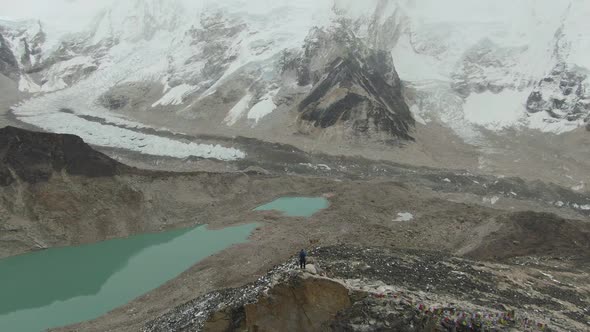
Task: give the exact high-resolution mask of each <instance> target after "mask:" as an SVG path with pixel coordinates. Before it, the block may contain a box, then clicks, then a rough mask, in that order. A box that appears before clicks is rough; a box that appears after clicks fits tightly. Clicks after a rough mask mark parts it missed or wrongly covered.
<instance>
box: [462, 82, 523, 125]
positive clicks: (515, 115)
mask: <svg viewBox="0 0 590 332" xmlns="http://www.w3.org/2000/svg"><path fill="white" fill-rule="evenodd" d="M528 95H529V93H528V92H527V91H515V90H504V91H502V92H500V93H493V92H490V91H487V92H483V93H472V94H471V95H470V96H469V97H467V98H466V99H465V105H464V112H465V119H466V120H467V121H469V122H471V123H473V124H476V125H480V126H483V127H485V128H487V129H491V130H501V129H504V128H506V127H511V126H514V125H516V124H518V123H519V121H520V120H521V119H522V118H523V116H524V115H525V106H524V103H525V102H526V100H527V97H528Z"/></svg>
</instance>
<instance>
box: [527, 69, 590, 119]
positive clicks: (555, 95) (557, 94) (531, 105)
mask: <svg viewBox="0 0 590 332" xmlns="http://www.w3.org/2000/svg"><path fill="white" fill-rule="evenodd" d="M587 77H588V75H587V74H585V73H584V70H581V69H580V68H569V67H568V66H567V65H566V64H564V63H562V64H559V65H557V66H556V67H555V68H554V69H553V71H552V72H551V73H550V75H548V76H547V77H545V78H544V79H542V80H541V81H540V82H539V83H537V86H536V87H535V89H534V90H533V92H532V93H531V94H530V96H529V98H528V100H527V104H526V106H527V110H528V111H529V112H531V113H537V112H547V113H548V114H549V115H550V116H551V117H553V118H555V119H567V120H568V121H577V120H580V119H585V118H586V117H588V116H589V115H590V95H589V94H588V92H587V91H586V85H585V81H586V79H587Z"/></svg>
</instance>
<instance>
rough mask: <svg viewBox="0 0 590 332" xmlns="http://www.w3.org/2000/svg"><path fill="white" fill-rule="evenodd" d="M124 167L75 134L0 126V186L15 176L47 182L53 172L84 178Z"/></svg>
mask: <svg viewBox="0 0 590 332" xmlns="http://www.w3.org/2000/svg"><path fill="white" fill-rule="evenodd" d="M124 168H126V166H124V165H122V164H120V163H118V162H117V161H115V160H113V159H111V158H109V157H107V156H106V155H104V154H102V153H100V152H98V151H95V150H93V149H92V148H91V147H90V146H89V145H88V144H86V143H84V141H83V140H82V139H81V138H80V137H77V136H74V135H64V134H51V133H40V132H32V131H27V130H24V129H20V128H15V127H5V128H2V129H0V186H7V185H10V184H11V183H12V182H14V181H15V180H16V177H18V178H19V179H20V180H22V181H24V182H28V183H38V182H42V181H47V180H48V179H49V178H50V177H51V175H52V174H54V173H55V172H61V171H66V172H67V173H68V174H71V175H83V176H88V177H104V176H113V175H115V174H117V173H119V172H120V171H121V170H122V169H124Z"/></svg>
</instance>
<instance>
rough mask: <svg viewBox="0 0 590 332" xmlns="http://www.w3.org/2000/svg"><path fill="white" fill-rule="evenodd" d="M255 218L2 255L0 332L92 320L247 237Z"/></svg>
mask: <svg viewBox="0 0 590 332" xmlns="http://www.w3.org/2000/svg"><path fill="white" fill-rule="evenodd" d="M256 227H257V225H256V224H249V225H242V226H236V227H230V228H225V229H221V230H208V229H207V228H206V226H200V227H197V228H190V229H184V230H176V231H169V232H164V233H158V234H144V235H137V236H132V237H129V238H125V239H116V240H110V241H105V242H100V243H96V244H90V245H84V246H78V247H65V248H55V249H48V250H44V251H38V252H34V253H30V254H25V255H20V256H13V257H9V258H5V259H2V260H0V331H15V332H29V331H30V332H38V331H43V330H45V329H48V328H52V327H59V326H64V325H69V324H73V323H77V322H81V321H86V320H90V319H94V318H97V317H99V316H102V315H103V314H105V313H107V312H109V311H111V310H113V309H115V308H117V307H119V306H121V305H124V304H126V303H128V302H129V301H131V300H133V299H134V298H136V297H138V296H141V295H143V294H145V293H147V292H149V291H151V290H153V289H155V288H157V287H159V286H160V285H162V284H163V283H165V282H167V281H169V280H170V279H173V278H175V277H177V276H178V275H179V274H181V273H182V272H184V271H186V270H187V269H189V268H190V267H191V266H192V265H194V264H196V263H198V262H199V261H201V260H202V259H204V258H206V257H208V256H210V255H212V254H215V253H217V252H219V251H221V250H223V249H226V248H228V247H230V246H231V245H234V244H238V243H243V242H246V241H247V239H248V237H249V235H250V234H251V233H252V231H253V230H254V229H255V228H256Z"/></svg>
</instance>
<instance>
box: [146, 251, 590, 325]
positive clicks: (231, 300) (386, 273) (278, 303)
mask: <svg viewBox="0 0 590 332" xmlns="http://www.w3.org/2000/svg"><path fill="white" fill-rule="evenodd" d="M311 256H312V263H313V265H309V266H308V269H307V270H306V271H305V272H300V271H299V270H298V268H297V266H296V264H295V262H288V263H285V264H283V265H280V266H278V267H276V268H274V269H273V270H272V271H270V272H269V273H268V274H267V275H265V276H263V277H261V278H260V279H258V280H257V281H256V282H255V283H253V284H249V285H246V286H244V287H242V288H238V289H227V290H222V291H216V292H213V293H210V294H207V295H205V296H202V297H200V298H197V299H195V300H194V301H191V302H189V303H186V304H184V305H182V306H179V307H178V308H174V309H173V310H171V312H170V313H168V314H165V315H164V316H162V317H160V318H158V319H156V320H154V321H152V322H150V323H148V324H147V325H146V326H145V328H144V329H143V331H144V332H152V331H238V330H243V329H248V330H253V329H254V330H257V331H273V330H276V329H278V328H281V330H283V331H302V330H305V331H487V330H494V331H514V330H527V331H560V330H580V329H585V328H588V327H589V326H590V321H587V319H585V318H584V317H586V318H587V314H588V310H590V293H589V289H588V288H587V284H586V285H585V284H584V280H585V278H586V279H587V276H586V277H584V275H585V274H584V273H583V272H582V270H583V269H585V268H588V266H587V263H588V261H587V258H588V257H586V260H585V263H584V264H586V265H579V268H580V269H581V270H578V268H576V267H575V266H576V265H577V263H575V261H570V260H564V261H561V262H560V263H558V264H559V265H560V267H559V268H556V267H554V268H552V267H551V265H552V264H555V262H559V260H558V261H555V260H553V259H541V260H538V259H536V258H533V257H529V258H522V259H521V260H520V262H519V263H515V262H505V263H491V262H476V261H471V260H467V259H464V258H458V257H450V256H446V255H444V254H438V253H433V252H421V251H403V250H401V251H400V250H389V249H377V248H358V247H346V246H340V247H326V248H318V249H316V250H314V251H313V253H312V254H311ZM525 262H526V263H525ZM583 266H585V268H584V267H583ZM564 278H565V279H567V280H568V282H565V281H564V280H565V279H564ZM559 280H562V281H564V282H563V283H562V282H561V281H559ZM570 282H573V284H572V283H570ZM263 313H264V314H263ZM309 317H313V318H314V319H309Z"/></svg>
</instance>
